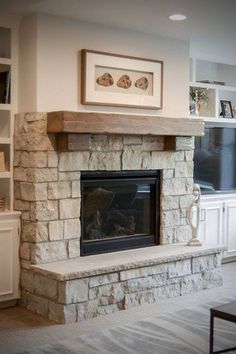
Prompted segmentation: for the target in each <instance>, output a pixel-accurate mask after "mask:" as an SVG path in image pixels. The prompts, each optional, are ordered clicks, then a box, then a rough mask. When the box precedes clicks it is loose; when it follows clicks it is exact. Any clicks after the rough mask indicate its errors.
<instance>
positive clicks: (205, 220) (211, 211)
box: [199, 201, 224, 244]
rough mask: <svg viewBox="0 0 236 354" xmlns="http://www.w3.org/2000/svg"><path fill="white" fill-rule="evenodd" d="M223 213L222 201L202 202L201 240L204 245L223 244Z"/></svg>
mask: <svg viewBox="0 0 236 354" xmlns="http://www.w3.org/2000/svg"><path fill="white" fill-rule="evenodd" d="M223 211H224V202H222V201H202V202H201V214H200V215H201V218H200V220H201V222H200V232H199V234H200V235H199V236H200V240H201V241H202V242H203V243H211V244H216V243H218V244H223V243H224V242H223Z"/></svg>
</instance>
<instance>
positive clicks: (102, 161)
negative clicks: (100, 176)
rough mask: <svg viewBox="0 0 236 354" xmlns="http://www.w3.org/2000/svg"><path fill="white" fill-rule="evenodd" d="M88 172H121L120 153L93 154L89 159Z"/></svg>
mask: <svg viewBox="0 0 236 354" xmlns="http://www.w3.org/2000/svg"><path fill="white" fill-rule="evenodd" d="M89 170H91V171H96V170H98V171H106V170H109V171H112V170H121V152H119V151H118V152H117V151H114V152H96V151H95V152H93V153H92V154H91V156H90V159H89Z"/></svg>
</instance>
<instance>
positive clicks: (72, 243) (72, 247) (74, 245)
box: [68, 238, 80, 258]
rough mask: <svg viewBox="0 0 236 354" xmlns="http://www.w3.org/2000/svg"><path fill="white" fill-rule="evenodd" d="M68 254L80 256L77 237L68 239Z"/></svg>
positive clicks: (72, 256) (73, 256) (74, 256)
mask: <svg viewBox="0 0 236 354" xmlns="http://www.w3.org/2000/svg"><path fill="white" fill-rule="evenodd" d="M68 256H69V258H76V257H79V256H80V240H79V238H77V239H74V240H69V241H68Z"/></svg>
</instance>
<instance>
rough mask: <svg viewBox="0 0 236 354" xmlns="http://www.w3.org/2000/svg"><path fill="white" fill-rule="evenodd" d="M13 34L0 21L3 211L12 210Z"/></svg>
mask: <svg viewBox="0 0 236 354" xmlns="http://www.w3.org/2000/svg"><path fill="white" fill-rule="evenodd" d="M14 36H15V33H14V27H12V26H11V25H9V26H7V25H1V23H0V156H1V163H0V200H2V199H4V205H5V207H4V209H5V212H7V211H12V210H13V146H12V141H13V139H12V138H13V119H14V113H15V104H16V97H15V92H14V82H13V80H12V76H13V78H14V75H12V73H13V72H14V71H15V70H16V68H15V63H16V58H15V57H14V50H15V49H14V48H13V41H14ZM3 159H4V161H2V160H3Z"/></svg>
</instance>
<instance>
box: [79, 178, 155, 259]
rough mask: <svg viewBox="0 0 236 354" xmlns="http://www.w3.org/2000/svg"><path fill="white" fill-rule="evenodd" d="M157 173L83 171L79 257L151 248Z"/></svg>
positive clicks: (153, 236) (153, 238) (153, 234)
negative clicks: (80, 255)
mask: <svg viewBox="0 0 236 354" xmlns="http://www.w3.org/2000/svg"><path fill="white" fill-rule="evenodd" d="M159 180H160V178H159V171H148V172H147V171H135V172H132V171H131V172H96V173H94V172H87V173H85V172H83V173H82V176H81V187H82V209H81V224H82V236H81V254H82V255H89V254H96V253H104V252H112V251H117V250H123V249H130V248H137V247H144V246H150V245H155V244H157V243H158V235H159V204H160V202H159V199H160V197H159Z"/></svg>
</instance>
